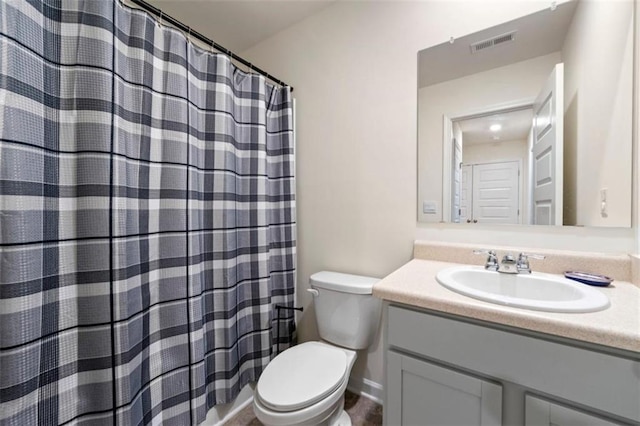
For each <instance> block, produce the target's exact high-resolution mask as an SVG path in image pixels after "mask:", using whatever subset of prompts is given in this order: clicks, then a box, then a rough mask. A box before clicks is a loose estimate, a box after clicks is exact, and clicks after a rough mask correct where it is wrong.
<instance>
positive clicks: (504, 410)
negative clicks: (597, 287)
mask: <svg viewBox="0 0 640 426" xmlns="http://www.w3.org/2000/svg"><path fill="white" fill-rule="evenodd" d="M553 262H554V260H552V261H551V263H553ZM451 266H452V263H450V262H442V261H435V260H425V259H414V260H412V261H411V262H409V263H408V264H406V265H405V266H403V267H401V268H400V269H398V270H397V271H395V272H394V273H392V274H391V275H389V276H388V277H386V278H385V279H383V280H382V281H381V282H380V283H379V284H378V285H376V287H375V288H374V295H376V296H378V297H380V298H382V299H384V300H386V301H387V303H385V309H386V315H387V323H386V330H385V331H386V333H385V364H386V365H385V368H386V387H385V393H386V398H385V409H384V413H385V424H387V425H430V424H435V425H446V424H449V425H485V426H486V425H527V426H532V425H552V424H553V425H559V426H561V425H596V424H597V425H607V424H640V288H638V287H636V286H634V285H633V284H631V283H628V282H623V281H616V282H614V285H612V286H611V287H609V288H605V289H602V290H601V291H602V292H603V293H605V294H606V295H607V297H608V298H609V300H610V302H611V306H610V307H609V308H607V309H606V310H603V311H600V312H593V313H582V314H575V313H549V312H536V311H531V310H525V309H517V308H513V307H508V306H500V305H496V304H492V303H487V302H484V301H480V300H476V299H472V298H469V297H466V296H463V295H460V294H458V293H455V292H452V291H451V290H448V289H446V288H444V287H443V286H441V285H440V284H439V283H438V282H436V279H435V275H436V274H437V272H438V271H439V270H442V269H443V268H447V267H451ZM560 267H561V266H560Z"/></svg>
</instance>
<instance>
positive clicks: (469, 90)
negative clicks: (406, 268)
mask: <svg viewBox="0 0 640 426" xmlns="http://www.w3.org/2000/svg"><path fill="white" fill-rule="evenodd" d="M561 61H562V59H561V57H560V52H556V53H552V54H549V55H545V56H540V57H537V58H533V59H529V60H526V61H522V62H517V63H515V64H511V65H507V66H504V67H500V68H495V69H492V70H489V71H484V72H480V73H477V74H473V75H470V76H466V77H462V78H458V79H455V80H449V81H445V82H443V83H438V84H434V85H432V86H427V87H423V88H421V89H419V90H418V165H419V167H418V194H419V195H418V200H419V203H418V212H417V214H418V220H420V221H421V222H427V223H428V222H432V223H434V222H440V221H441V220H442V210H440V212H439V213H440V214H438V215H425V214H423V213H422V201H423V200H438V203H444V200H443V199H442V172H443V171H442V132H443V130H442V125H443V115H446V116H448V117H449V118H451V117H459V116H463V115H468V114H469V113H472V112H480V111H481V110H483V109H485V110H486V109H494V107H496V106H500V105H502V106H504V105H505V104H509V103H513V102H518V101H530V102H533V101H534V100H535V98H536V96H537V95H538V93H539V92H540V89H541V88H542V86H543V85H544V83H545V81H547V78H548V77H549V73H551V71H552V70H553V66H554V65H555V64H557V63H558V62H561Z"/></svg>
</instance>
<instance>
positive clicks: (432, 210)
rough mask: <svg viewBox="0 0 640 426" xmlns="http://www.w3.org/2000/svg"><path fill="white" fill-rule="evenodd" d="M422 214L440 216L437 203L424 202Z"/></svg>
mask: <svg viewBox="0 0 640 426" xmlns="http://www.w3.org/2000/svg"><path fill="white" fill-rule="evenodd" d="M422 213H424V214H438V205H437V203H436V202H435V201H423V202H422Z"/></svg>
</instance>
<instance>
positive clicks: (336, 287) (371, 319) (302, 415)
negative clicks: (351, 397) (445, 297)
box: [253, 272, 382, 426]
mask: <svg viewBox="0 0 640 426" xmlns="http://www.w3.org/2000/svg"><path fill="white" fill-rule="evenodd" d="M378 281H379V280H378V279H377V278H370V277H362V276H358V275H348V274H340V273H337V272H318V273H316V274H313V275H312V276H311V278H310V284H311V289H309V290H308V291H310V292H311V293H313V295H314V298H313V302H314V306H315V311H316V318H317V323H318V332H319V333H320V337H321V338H322V339H323V341H321V342H306V343H302V344H300V345H297V346H294V347H292V348H290V349H287V350H286V351H284V352H282V353H281V354H279V355H278V356H276V357H275V358H274V359H273V360H272V361H271V362H270V363H269V365H268V366H267V368H265V370H264V372H263V373H262V375H261V376H260V379H259V380H258V385H257V386H256V389H255V393H254V398H253V411H254V412H255V415H256V417H257V418H258V420H260V421H261V422H262V423H264V424H265V425H268V426H269V425H273V426H284V425H300V424H304V425H328V426H333V425H336V426H337V425H340V426H349V425H351V419H350V418H349V415H348V414H347V413H346V412H345V411H344V391H345V390H346V388H347V383H348V382H349V374H350V373H351V367H353V363H354V362H355V360H356V352H355V351H356V350H358V349H365V348H367V347H368V346H369V345H371V343H372V342H373V339H374V337H375V335H376V331H377V330H378V323H379V322H380V312H381V305H382V302H381V300H379V299H376V298H375V297H373V296H372V295H371V293H372V290H373V285H374V284H375V283H376V282H378Z"/></svg>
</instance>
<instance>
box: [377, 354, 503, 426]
mask: <svg viewBox="0 0 640 426" xmlns="http://www.w3.org/2000/svg"><path fill="white" fill-rule="evenodd" d="M387 374H388V377H387V405H386V406H385V415H386V422H385V423H386V424H389V425H407V426H409V425H411V426H413V425H443V426H444V425H455V426H459V425H467V426H472V425H477V426H500V425H501V424H502V387H501V386H500V385H497V384H495V383H491V382H488V381H486V380H482V379H479V378H477V377H472V376H468V375H466V374H463V373H460V372H457V371H454V370H450V369H448V368H444V367H441V366H438V365H435V364H432V363H430V362H426V361H421V360H418V359H415V358H412V357H408V356H405V355H402V354H398V353H394V352H389V353H388V354H387Z"/></svg>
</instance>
